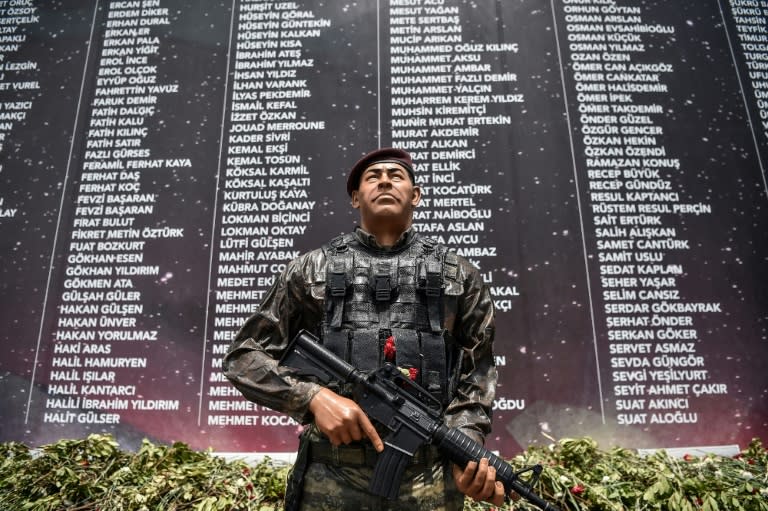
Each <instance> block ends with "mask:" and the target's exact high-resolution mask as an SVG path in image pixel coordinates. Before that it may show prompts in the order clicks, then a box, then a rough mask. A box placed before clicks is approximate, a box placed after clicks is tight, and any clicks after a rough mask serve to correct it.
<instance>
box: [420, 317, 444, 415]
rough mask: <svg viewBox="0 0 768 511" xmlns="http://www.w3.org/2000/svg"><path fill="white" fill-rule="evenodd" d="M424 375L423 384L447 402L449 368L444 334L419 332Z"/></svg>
mask: <svg viewBox="0 0 768 511" xmlns="http://www.w3.org/2000/svg"><path fill="white" fill-rule="evenodd" d="M419 335H420V336H421V354H422V356H423V367H422V369H423V375H422V378H421V386H422V387H424V388H426V389H427V390H428V391H429V392H430V393H431V394H432V395H433V396H435V398H437V399H438V400H439V401H440V402H441V403H443V404H445V401H446V399H447V396H448V384H449V382H448V368H447V364H446V359H445V351H446V346H445V342H446V341H445V338H444V337H443V335H442V334H435V333H432V332H419Z"/></svg>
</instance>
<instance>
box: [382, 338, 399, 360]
mask: <svg viewBox="0 0 768 511" xmlns="http://www.w3.org/2000/svg"><path fill="white" fill-rule="evenodd" d="M396 351H397V350H396V349H395V338H394V337H392V336H391V335H390V336H389V337H387V341H386V342H385V343H384V358H385V359H386V360H387V362H394V361H395V352H396Z"/></svg>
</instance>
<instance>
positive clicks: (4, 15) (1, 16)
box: [0, 0, 40, 222]
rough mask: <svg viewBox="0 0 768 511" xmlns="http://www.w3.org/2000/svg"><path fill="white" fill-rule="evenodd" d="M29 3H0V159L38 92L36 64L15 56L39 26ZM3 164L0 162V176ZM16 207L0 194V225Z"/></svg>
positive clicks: (2, 0) (1, 0)
mask: <svg viewBox="0 0 768 511" xmlns="http://www.w3.org/2000/svg"><path fill="white" fill-rule="evenodd" d="M39 22H40V16H39V15H38V14H37V7H35V5H34V3H33V2H32V0H14V1H10V0H0V156H2V155H4V154H7V153H8V145H9V141H10V136H11V134H12V132H13V129H14V126H16V125H18V124H19V123H23V122H24V121H26V119H27V114H28V113H29V111H30V110H31V109H32V104H33V102H34V98H35V94H36V92H37V91H38V90H39V89H40V84H39V82H38V81H37V80H36V79H35V78H36V75H37V72H38V63H37V62H36V61H34V60H26V59H20V58H19V57H17V54H18V52H19V50H20V48H21V46H22V45H23V44H24V43H25V42H26V41H27V34H26V31H27V28H28V27H30V26H34V25H37V24H39ZM2 172H3V164H2V163H0V173H2ZM18 212H19V204H17V203H11V201H9V202H8V203H6V198H5V197H3V196H2V195H0V222H4V221H7V220H10V219H13V218H15V217H16V215H17V213H18Z"/></svg>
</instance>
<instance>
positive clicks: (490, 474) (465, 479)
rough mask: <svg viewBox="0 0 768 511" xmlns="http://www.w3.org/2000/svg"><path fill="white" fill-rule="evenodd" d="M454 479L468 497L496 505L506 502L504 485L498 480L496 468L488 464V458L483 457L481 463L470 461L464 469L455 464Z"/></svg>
mask: <svg viewBox="0 0 768 511" xmlns="http://www.w3.org/2000/svg"><path fill="white" fill-rule="evenodd" d="M453 479H454V480H455V481H456V487H457V488H458V489H459V491H460V492H462V493H463V494H464V495H466V496H467V497H470V498H472V499H475V500H479V501H486V502H490V503H492V504H493V505H495V506H501V505H503V504H504V485H503V484H501V482H499V481H497V480H496V469H495V468H493V466H492V465H489V464H488V460H487V459H486V458H482V459H481V460H480V463H478V462H476V461H470V462H469V463H467V466H466V467H465V468H464V470H462V469H461V468H459V466H458V465H453Z"/></svg>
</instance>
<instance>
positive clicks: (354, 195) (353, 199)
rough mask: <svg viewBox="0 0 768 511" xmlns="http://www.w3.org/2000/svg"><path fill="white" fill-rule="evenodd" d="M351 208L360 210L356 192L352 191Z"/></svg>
mask: <svg viewBox="0 0 768 511" xmlns="http://www.w3.org/2000/svg"><path fill="white" fill-rule="evenodd" d="M351 199H352V207H353V208H355V209H359V208H360V198H359V197H358V191H357V190H352V198H351Z"/></svg>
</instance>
